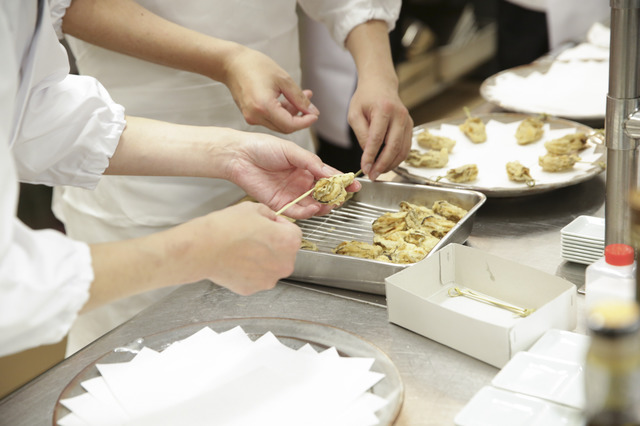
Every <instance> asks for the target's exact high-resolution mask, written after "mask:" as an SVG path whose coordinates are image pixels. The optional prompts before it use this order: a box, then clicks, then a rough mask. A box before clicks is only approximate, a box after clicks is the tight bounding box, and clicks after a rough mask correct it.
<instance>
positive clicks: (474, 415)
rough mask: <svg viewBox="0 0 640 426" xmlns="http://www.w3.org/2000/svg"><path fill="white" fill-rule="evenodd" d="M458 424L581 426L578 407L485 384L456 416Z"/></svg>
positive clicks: (460, 425)
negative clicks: (566, 405)
mask: <svg viewBox="0 0 640 426" xmlns="http://www.w3.org/2000/svg"><path fill="white" fill-rule="evenodd" d="M454 423H455V424H456V425H457V426H514V425H519V426H549V425H563V426H578V425H582V424H583V421H582V416H581V413H580V411H579V410H576V409H574V408H570V407H565V406H562V405H559V404H554V403H553V402H549V401H545V400H542V399H539V398H535V397H532V396H527V395H521V394H517V393H513V392H509V391H505V390H502V389H497V388H494V387H492V386H485V387H483V388H482V389H480V391H478V392H477V393H476V394H475V395H474V396H473V398H471V400H470V401H469V402H468V403H467V405H465V406H464V408H463V409H462V410H461V411H460V412H459V413H458V414H457V415H456V417H455V419H454Z"/></svg>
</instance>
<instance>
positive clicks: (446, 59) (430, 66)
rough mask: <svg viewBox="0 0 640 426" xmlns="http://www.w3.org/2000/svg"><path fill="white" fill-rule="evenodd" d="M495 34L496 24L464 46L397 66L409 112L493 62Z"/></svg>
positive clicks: (446, 48)
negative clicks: (482, 66) (480, 67)
mask: <svg viewBox="0 0 640 426" xmlns="http://www.w3.org/2000/svg"><path fill="white" fill-rule="evenodd" d="M496 34H497V28H496V24H495V23H488V24H486V25H485V26H484V27H482V28H480V29H478V30H477V31H476V32H475V33H474V35H473V36H472V37H471V38H470V39H469V40H467V41H466V42H465V43H463V44H459V43H456V44H452V45H444V46H441V47H438V48H434V49H432V50H430V51H428V52H425V53H422V54H420V55H417V56H415V57H413V58H411V59H408V60H406V61H403V62H400V63H399V64H398V65H397V66H396V72H397V73H398V79H399V81H400V86H399V92H400V98H401V99H402V101H403V102H404V104H405V105H406V106H407V108H409V109H411V108H414V107H416V106H418V105H420V104H421V103H423V102H425V101H427V100H429V99H431V98H433V97H434V96H436V95H437V94H439V93H441V92H443V91H444V90H446V89H447V88H449V87H451V85H452V84H454V83H455V82H457V81H458V80H459V79H460V78H462V77H464V76H465V75H468V74H469V73H470V72H472V71H473V70H475V69H476V68H478V67H479V66H480V65H483V64H484V63H486V62H488V61H489V60H490V59H492V58H493V57H494V56H495V54H496V50H497V41H496Z"/></svg>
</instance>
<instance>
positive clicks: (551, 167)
mask: <svg viewBox="0 0 640 426" xmlns="http://www.w3.org/2000/svg"><path fill="white" fill-rule="evenodd" d="M578 161H580V157H579V156H577V155H576V154H552V153H550V152H547V153H546V154H545V155H542V156H540V157H538V164H539V165H540V167H542V170H544V171H545V172H552V173H557V172H566V171H568V170H571V169H572V168H573V166H574V164H576V163H577V162H578Z"/></svg>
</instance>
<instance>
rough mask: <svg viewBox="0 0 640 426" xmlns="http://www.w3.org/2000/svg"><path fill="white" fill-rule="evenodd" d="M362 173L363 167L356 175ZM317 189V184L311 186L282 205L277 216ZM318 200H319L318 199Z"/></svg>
mask: <svg viewBox="0 0 640 426" xmlns="http://www.w3.org/2000/svg"><path fill="white" fill-rule="evenodd" d="M360 174H362V169H360V170H358V172H357V173H356V174H355V176H354V177H358V176H360ZM314 189H315V186H314V187H313V188H311V189H310V190H308V191H307V192H305V193H304V194H302V195H301V196H299V197H298V198H296V199H295V200H293V201H292V202H290V203H289V204H287V205H286V206H284V207H282V208H281V209H280V210H278V211H277V212H276V216H280V215H281V214H282V213H284V211H285V210H287V209H288V208H289V207H291V206H292V205H294V204H295V203H297V202H298V201H300V200H302V199H303V198H305V197H306V196H308V195H309V194H311V193H312V192H313V190H314ZM316 201H317V200H316Z"/></svg>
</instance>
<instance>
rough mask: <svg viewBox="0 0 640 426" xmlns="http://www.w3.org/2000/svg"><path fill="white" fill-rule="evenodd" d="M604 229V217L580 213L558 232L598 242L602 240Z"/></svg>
mask: <svg viewBox="0 0 640 426" xmlns="http://www.w3.org/2000/svg"><path fill="white" fill-rule="evenodd" d="M604 229H605V223H604V218H602V217H594V216H586V215H582V216H578V217H577V218H575V219H574V220H573V221H572V222H571V223H569V224H568V225H566V226H565V227H564V228H562V229H561V230H560V234H561V235H566V236H570V237H575V238H582V239H585V240H589V241H594V242H598V243H599V242H601V241H604Z"/></svg>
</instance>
